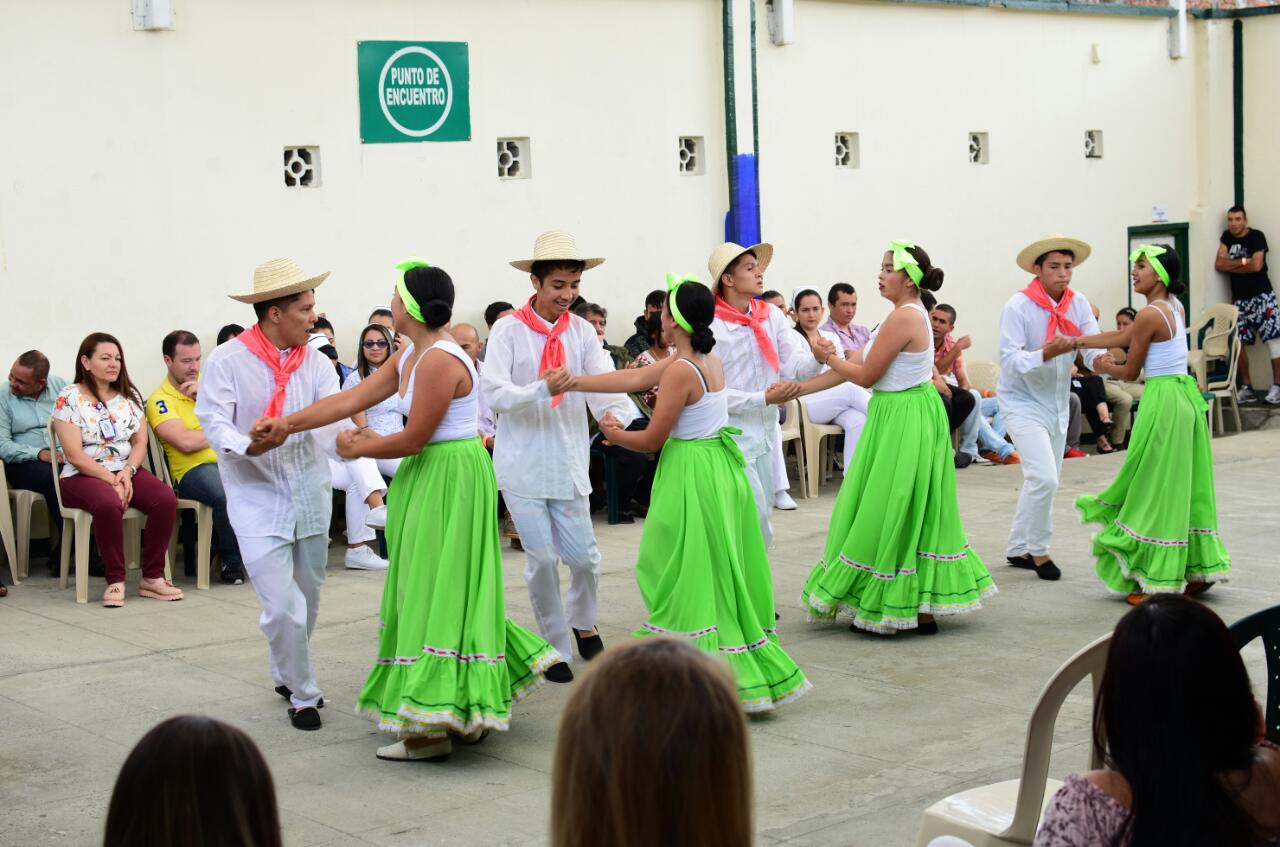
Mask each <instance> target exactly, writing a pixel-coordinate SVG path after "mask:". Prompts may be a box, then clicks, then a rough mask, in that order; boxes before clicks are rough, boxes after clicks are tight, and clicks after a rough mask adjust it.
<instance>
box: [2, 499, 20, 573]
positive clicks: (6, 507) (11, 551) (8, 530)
mask: <svg viewBox="0 0 1280 847" xmlns="http://www.w3.org/2000/svg"><path fill="white" fill-rule="evenodd" d="M12 511H13V510H12V508H11V507H10V504H9V498H8V496H7V495H4V494H0V538H3V541H4V554H5V558H7V559H8V560H9V576H10V577H11V578H12V580H13V584H14V585H17V584H18V573H19V572H20V571H21V570H22V568H21V567H19V565H18V550H17V544H16V543H15V541H14V537H13V536H14V526H13V514H12Z"/></svg>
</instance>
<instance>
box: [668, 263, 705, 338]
mask: <svg viewBox="0 0 1280 847" xmlns="http://www.w3.org/2000/svg"><path fill="white" fill-rule="evenodd" d="M697 281H698V278H697V277H696V276H691V275H689V274H685V275H684V276H681V275H680V274H673V273H668V274H667V308H668V309H670V310H671V319H672V320H673V321H675V322H676V326H678V327H680V328H681V329H683V330H684V331H685V332H687V333H689V334H690V335H693V325H692V324H690V323H689V322H688V321H687V320H685V317H684V315H682V314H680V306H679V304H678V303H676V289H678V288H679V287H680V286H682V285H684V284H685V283H686V282H694V283H696V282H697Z"/></svg>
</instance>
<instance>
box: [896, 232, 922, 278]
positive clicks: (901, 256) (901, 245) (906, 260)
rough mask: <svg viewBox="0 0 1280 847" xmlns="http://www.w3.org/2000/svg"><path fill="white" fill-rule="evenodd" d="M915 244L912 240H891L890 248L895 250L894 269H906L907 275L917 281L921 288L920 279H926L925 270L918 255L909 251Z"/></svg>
mask: <svg viewBox="0 0 1280 847" xmlns="http://www.w3.org/2000/svg"><path fill="white" fill-rule="evenodd" d="M915 246H916V245H915V243H914V242H911V241H890V242H889V249H890V250H891V251H892V252H893V269H894V270H895V271H906V272H907V276H909V277H911V281H912V282H913V283H915V285H916V288H919V287H920V280H922V279H924V271H922V270H920V263H919V262H917V261H916V257H915V256H912V255H911V253H909V252H908V251H909V250H910V249H911V248H912V247H915Z"/></svg>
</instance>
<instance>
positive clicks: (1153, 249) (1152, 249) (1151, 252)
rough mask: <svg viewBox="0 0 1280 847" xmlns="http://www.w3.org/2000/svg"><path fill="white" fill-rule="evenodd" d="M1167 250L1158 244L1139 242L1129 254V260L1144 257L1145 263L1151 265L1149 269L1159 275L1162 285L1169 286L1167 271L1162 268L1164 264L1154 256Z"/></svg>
mask: <svg viewBox="0 0 1280 847" xmlns="http://www.w3.org/2000/svg"><path fill="white" fill-rule="evenodd" d="M1168 252H1169V250H1168V249H1167V248H1165V247H1161V246H1160V245H1158V244H1140V245H1139V246H1138V249H1137V250H1134V251H1133V252H1132V253H1130V254H1129V261H1130V262H1136V261H1138V260H1139V259H1143V258H1145V259H1146V260H1147V264H1149V265H1151V269H1152V270H1154V271H1155V272H1156V276H1158V277H1160V281H1161V282H1163V283H1164V287H1165V288H1168V287H1169V272H1168V271H1167V270H1165V269H1164V264H1163V263H1162V262H1161V261H1160V260H1159V259H1157V258H1156V256H1160V255H1163V254H1165V253H1168Z"/></svg>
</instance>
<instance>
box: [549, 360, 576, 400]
mask: <svg viewBox="0 0 1280 847" xmlns="http://www.w3.org/2000/svg"><path fill="white" fill-rule="evenodd" d="M541 376H542V379H543V380H544V381H545V382H546V383H547V390H548V391H550V392H551V396H552V397H555V396H556V395H558V394H564V393H565V392H566V391H572V390H573V374H571V373H569V369H568V368H565V367H559V368H547V369H546V370H545V371H543V372H542V375H541Z"/></svg>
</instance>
